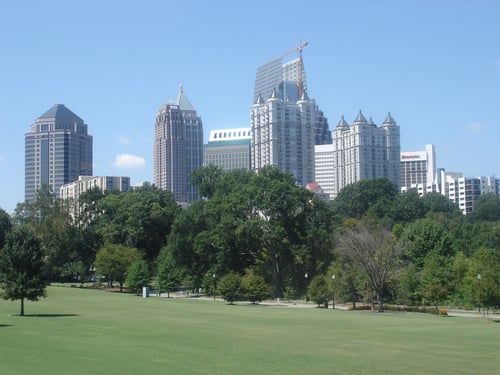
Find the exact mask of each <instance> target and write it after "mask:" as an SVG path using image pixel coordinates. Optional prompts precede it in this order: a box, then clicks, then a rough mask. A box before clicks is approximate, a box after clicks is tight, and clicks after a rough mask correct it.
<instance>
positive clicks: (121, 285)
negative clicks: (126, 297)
mask: <svg viewBox="0 0 500 375" xmlns="http://www.w3.org/2000/svg"><path fill="white" fill-rule="evenodd" d="M122 292H123V283H120V293H122Z"/></svg>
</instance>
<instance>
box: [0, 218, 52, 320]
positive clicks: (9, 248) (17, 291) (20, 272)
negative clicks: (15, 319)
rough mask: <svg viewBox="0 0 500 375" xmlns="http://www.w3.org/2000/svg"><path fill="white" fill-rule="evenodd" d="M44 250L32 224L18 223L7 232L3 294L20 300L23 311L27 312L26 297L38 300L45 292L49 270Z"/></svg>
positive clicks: (0, 274) (0, 280) (0, 269)
mask: <svg viewBox="0 0 500 375" xmlns="http://www.w3.org/2000/svg"><path fill="white" fill-rule="evenodd" d="M44 259H45V254H44V252H43V250H42V246H41V243H40V240H39V238H38V237H37V235H36V234H35V232H34V231H33V229H32V228H30V227H28V226H25V225H21V226H16V227H14V229H12V231H11V232H10V233H9V234H8V235H7V238H6V241H5V246H4V248H3V249H2V250H0V286H1V288H2V289H3V298H4V299H10V300H12V301H14V300H21V311H20V315H21V316H23V315H24V300H25V299H28V300H30V301H37V300H38V299H40V298H41V297H45V296H46V287H47V285H48V277H47V275H48V272H47V265H46V263H45V260H44Z"/></svg>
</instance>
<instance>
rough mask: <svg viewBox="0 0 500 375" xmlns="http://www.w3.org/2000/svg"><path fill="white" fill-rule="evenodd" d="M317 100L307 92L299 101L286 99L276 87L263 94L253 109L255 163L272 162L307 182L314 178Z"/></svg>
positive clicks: (257, 166)
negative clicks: (268, 95) (268, 93)
mask: <svg viewBox="0 0 500 375" xmlns="http://www.w3.org/2000/svg"><path fill="white" fill-rule="evenodd" d="M314 115H315V103H314V100H310V99H309V98H308V97H307V95H306V94H305V93H303V95H302V98H301V99H300V100H298V101H290V100H285V99H283V98H282V97H280V95H279V94H278V91H277V90H276V89H275V90H274V91H273V93H272V94H271V96H270V97H269V98H268V99H267V100H263V99H262V97H261V96H259V97H258V98H257V101H256V103H255V104H254V105H253V106H252V110H251V131H252V143H251V152H250V154H251V167H252V170H254V171H259V170H260V169H261V168H263V167H265V166H267V165H271V166H274V167H277V168H278V169H280V170H281V171H283V172H286V173H291V174H293V175H294V177H295V179H296V181H297V183H298V184H299V185H301V186H305V185H306V184H307V183H308V182H314Z"/></svg>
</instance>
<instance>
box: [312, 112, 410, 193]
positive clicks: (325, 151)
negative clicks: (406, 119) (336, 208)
mask: <svg viewBox="0 0 500 375" xmlns="http://www.w3.org/2000/svg"><path fill="white" fill-rule="evenodd" d="M400 149H401V146H400V134H399V126H398V125H397V124H396V122H395V121H394V119H393V118H392V116H391V114H390V113H389V114H388V115H387V117H386V119H385V120H384V122H383V124H382V125H381V126H380V127H378V126H377V125H376V124H375V123H374V122H373V121H372V119H371V118H370V120H369V121H367V120H366V119H365V117H364V116H363V114H362V113H361V111H360V112H359V114H358V116H357V117H356V119H355V120H354V122H353V123H352V125H351V126H349V124H348V123H347V122H346V121H345V120H344V117H343V116H342V118H341V119H340V121H339V123H338V125H337V127H336V128H335V130H334V131H333V144H332V145H322V146H316V168H317V170H318V173H317V179H316V181H317V182H318V183H319V184H320V186H321V187H322V188H323V190H324V192H325V193H326V194H329V195H330V198H331V199H333V198H335V197H336V196H337V194H338V193H339V191H340V190H342V189H343V188H344V187H346V186H347V185H350V184H353V183H355V182H357V181H360V180H363V179H367V178H381V177H386V178H388V179H389V180H390V181H392V182H393V183H394V184H395V185H397V187H398V188H399V187H400V184H401V172H400V170H401V163H400Z"/></svg>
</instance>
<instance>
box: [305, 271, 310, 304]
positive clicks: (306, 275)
mask: <svg viewBox="0 0 500 375" xmlns="http://www.w3.org/2000/svg"><path fill="white" fill-rule="evenodd" d="M308 277H309V275H308V274H307V272H306V273H305V275H304V278H305V279H306V303H307V278H308Z"/></svg>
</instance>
